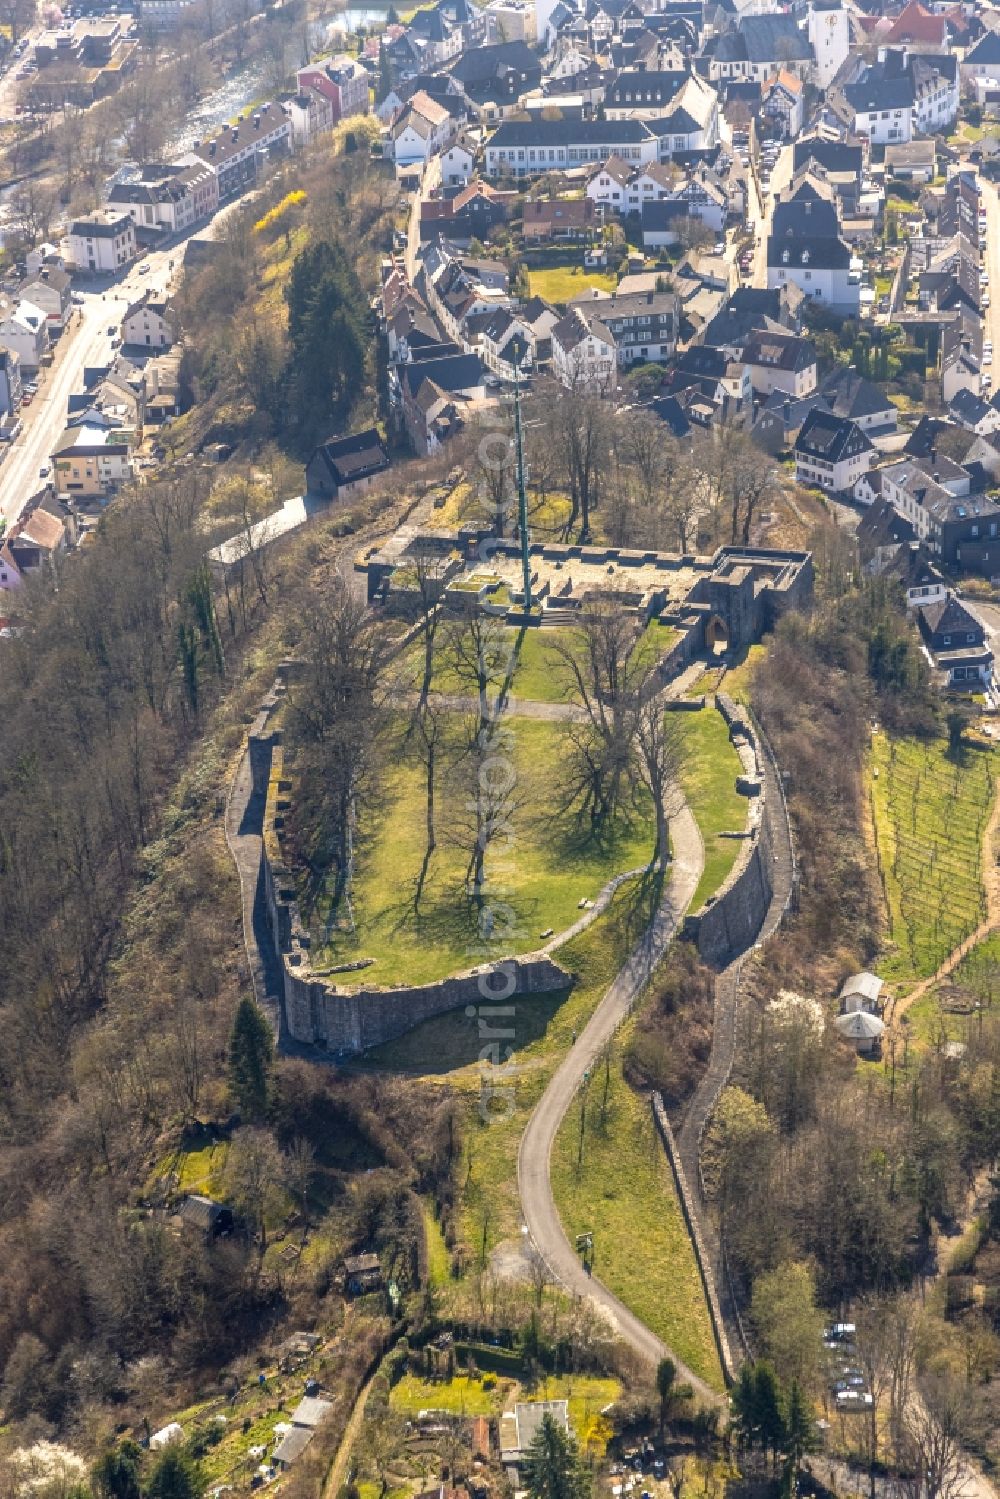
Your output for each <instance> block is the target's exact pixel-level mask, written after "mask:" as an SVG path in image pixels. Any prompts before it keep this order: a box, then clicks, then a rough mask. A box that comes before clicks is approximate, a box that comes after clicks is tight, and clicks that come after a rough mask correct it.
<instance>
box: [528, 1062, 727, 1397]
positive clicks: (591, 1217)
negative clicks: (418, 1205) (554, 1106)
mask: <svg viewBox="0 0 1000 1499" xmlns="http://www.w3.org/2000/svg"><path fill="white" fill-rule="evenodd" d="M605 1081H606V1079H605V1069H604V1067H603V1066H599V1067H597V1068H596V1069H595V1071H594V1074H593V1076H592V1077H591V1079H590V1082H589V1084H587V1088H586V1094H585V1096H583V1095H581V1097H582V1102H583V1107H582V1108H581V1097H578V1099H577V1101H576V1102H575V1103H574V1105H573V1107H572V1108H571V1109H570V1111H569V1113H568V1114H567V1115H566V1118H565V1119H564V1120H563V1123H562V1126H561V1128H560V1130H559V1134H558V1135H557V1137H556V1143H555V1146H554V1147H553V1151H552V1185H553V1189H554V1192H555V1199H556V1203H557V1205H558V1207H559V1214H560V1217H561V1218H562V1221H563V1225H564V1227H565V1229H566V1232H567V1234H568V1235H569V1237H570V1240H571V1241H572V1239H573V1237H574V1235H576V1234H578V1233H584V1232H593V1234H594V1271H595V1273H596V1274H597V1275H598V1276H599V1277H600V1278H601V1280H602V1281H603V1282H604V1284H605V1285H606V1286H608V1287H609V1288H610V1289H611V1290H612V1291H614V1293H615V1295H616V1296H618V1297H620V1298H621V1300H622V1301H624V1303H625V1305H626V1306H627V1307H629V1308H630V1310H631V1311H633V1312H634V1313H635V1314H636V1316H637V1317H640V1318H641V1319H642V1321H643V1322H645V1323H646V1325H647V1326H648V1327H651V1328H652V1329H653V1331H654V1332H656V1333H658V1334H659V1336H660V1337H661V1338H662V1339H663V1340H664V1342H665V1343H667V1344H668V1345H669V1346H670V1347H671V1348H673V1349H674V1350H675V1351H676V1352H677V1353H678V1354H679V1355H680V1357H681V1358H682V1359H683V1360H684V1361H685V1363H687V1364H689V1365H690V1367H691V1368H692V1369H693V1370H694V1371H695V1373H696V1374H700V1375H701V1377H702V1378H703V1379H705V1380H707V1381H708V1382H709V1383H710V1384H711V1385H713V1386H714V1387H715V1388H716V1389H719V1390H721V1389H722V1388H723V1379H722V1369H721V1367H720V1364H719V1359H718V1354H717V1352H716V1348H715V1341H714V1338H713V1335H712V1324H711V1320H710V1318H709V1313H708V1306H707V1304H706V1302H705V1298H704V1294H703V1291H702V1285H701V1278H700V1275H699V1273H698V1265H697V1262H696V1260H695V1256H694V1250H693V1249H692V1247H691V1240H690V1238H689V1236H688V1232H687V1227H686V1225H685V1222H684V1217H683V1214H682V1212H681V1207H680V1203H679V1201H678V1199H677V1194H676V1191H675V1188H674V1182H673V1177H672V1175H671V1171H670V1166H669V1163H668V1161H667V1157H666V1154H665V1152H664V1150H663V1146H662V1144H661V1142H660V1140H659V1139H658V1137H657V1134H656V1130H655V1127H654V1125H653V1118H652V1113H651V1110H650V1106H649V1102H648V1100H647V1099H645V1098H641V1097H640V1096H639V1095H638V1094H636V1093H634V1092H633V1091H632V1089H631V1088H630V1087H629V1086H628V1084H627V1082H626V1081H625V1079H624V1077H623V1076H622V1072H621V1066H620V1062H619V1061H618V1060H617V1059H614V1060H612V1062H611V1066H610V1077H609V1080H608V1093H607V1108H606V1111H605V1108H604V1091H605ZM581 1115H582V1121H583V1153H582V1162H581V1161H580V1134H581Z"/></svg>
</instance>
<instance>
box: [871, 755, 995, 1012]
mask: <svg viewBox="0 0 1000 1499" xmlns="http://www.w3.org/2000/svg"><path fill="white" fill-rule="evenodd" d="M871 766H872V781H871V808H872V816H873V822H874V827H875V836H876V841H877V845H878V862H879V873H880V877H881V880H882V887H883V892H884V895H885V902H886V909H887V912H888V920H889V934H890V938H891V941H892V944H893V950H892V951H891V952H890V953H888V954H887V956H886V957H885V958H884V959H883V960H882V962H881V963H880V964H879V971H880V973H881V974H882V976H883V977H884V978H886V979H889V980H893V981H896V982H899V983H903V984H906V983H911V982H914V981H915V980H917V979H921V978H926V977H927V976H928V975H929V974H932V973H933V972H934V971H935V969H936V968H937V967H938V966H939V965H940V963H941V962H942V961H943V959H944V958H946V957H947V955H948V953H949V952H951V951H952V949H953V948H955V947H956V946H957V945H958V944H959V943H960V942H961V941H962V940H963V938H965V937H966V936H968V934H969V932H971V931H973V930H974V929H975V927H976V926H977V925H978V924H979V922H980V921H981V920H982V919H983V917H984V915H985V900H986V897H985V893H984V891H983V886H982V852H981V850H982V839H983V833H984V830H985V827H986V824H987V821H988V820H989V815H990V809H991V807H992V805H993V800H994V797H995V794H996V775H997V771H998V769H1000V753H998V752H997V751H996V750H987V749H979V748H975V747H967V748H965V749H963V751H962V753H961V755H960V756H959V757H955V756H953V755H952V754H951V753H950V752H949V749H948V746H947V743H946V742H945V741H944V740H943V739H936V740H932V741H931V742H929V743H923V742H919V741H917V740H914V739H891V738H890V737H889V736H888V735H886V734H881V733H879V734H875V735H874V736H873V739H872V751H871Z"/></svg>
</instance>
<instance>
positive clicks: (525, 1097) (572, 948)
mask: <svg viewBox="0 0 1000 1499" xmlns="http://www.w3.org/2000/svg"><path fill="white" fill-rule="evenodd" d="M656 898H657V888H656V885H655V882H653V881H648V880H640V879H635V880H629V881H627V882H626V883H625V884H624V885H622V886H621V888H620V889H619V890H618V891H617V892H616V894H615V898H614V900H613V901H612V902H611V904H610V906H609V907H608V909H607V910H606V911H604V912H603V913H602V914H601V915H600V916H599V917H597V919H596V920H595V921H594V922H592V923H591V925H590V926H589V927H587V928H586V929H585V930H584V931H583V932H581V933H580V934H579V935H578V936H576V937H574V938H572V940H571V941H569V942H567V943H566V944H565V945H564V946H563V947H562V948H561V949H560V950H559V953H558V957H559V961H560V962H561V963H562V964H563V965H564V966H565V967H566V968H567V969H568V970H569V971H570V972H571V973H572V974H573V975H574V977H575V983H574V985H573V987H572V988H571V989H570V990H569V991H567V992H564V993H562V994H560V995H535V996H527V995H524V996H520V997H519V998H518V999H517V1000H516V1001H514V1013H513V1014H512V1015H510V1016H505V1017H504V1025H503V1028H504V1029H505V1030H509V1031H511V1032H513V1034H512V1035H510V1036H509V1037H504V1038H503V1041H502V1051H501V1057H500V1061H501V1064H504V1065H502V1066H501V1070H500V1072H499V1073H497V1071H496V1069H495V1066H494V1064H493V1061H492V1058H489V1057H488V1056H487V1057H486V1058H484V1059H483V1060H482V1061H481V1060H480V1058H481V1056H482V1054H483V1052H484V1050H485V1049H486V1043H484V1041H483V1039H482V1038H481V1036H480V1034H479V1019H478V1017H476V1016H473V1017H467V1016H466V1015H465V1014H464V1012H463V1011H456V1012H452V1013H451V1014H448V1015H439V1016H437V1017H435V1018H434V1019H433V1020H427V1021H425V1022H424V1023H423V1024H422V1025H419V1026H417V1027H415V1029H414V1030H412V1031H410V1032H408V1033H407V1035H405V1036H400V1037H399V1038H398V1039H397V1040H395V1041H390V1042H387V1043H386V1044H385V1045H384V1046H379V1047H374V1048H373V1049H372V1050H371V1051H369V1052H368V1053H366V1055H365V1059H364V1065H366V1066H372V1067H376V1068H379V1069H388V1070H391V1071H403V1072H410V1073H412V1074H414V1075H416V1076H423V1077H428V1078H438V1077H440V1076H442V1075H447V1077H448V1080H449V1083H450V1085H451V1086H452V1087H453V1088H454V1090H455V1091H456V1094H457V1095H458V1096H459V1097H461V1098H463V1099H464V1101H465V1122H464V1127H463V1132H462V1141H463V1152H464V1160H463V1163H462V1165H461V1167H460V1169H459V1181H460V1188H461V1190H460V1196H459V1204H458V1206H459V1213H458V1218H459V1226H460V1237H461V1239H462V1242H463V1243H464V1245H465V1247H466V1251H467V1254H468V1256H469V1259H470V1261H471V1263H472V1264H473V1265H478V1264H479V1263H480V1262H481V1259H482V1256H483V1254H484V1252H485V1253H487V1254H488V1253H489V1251H490V1250H491V1249H493V1248H494V1247H495V1246H496V1245H497V1244H498V1243H500V1242H501V1241H502V1240H512V1241H518V1242H519V1240H520V1223H521V1211H520V1204H519V1201H518V1195H517V1147H518V1142H519V1141H520V1138H521V1134H522V1132H523V1130H524V1126H525V1125H526V1124H527V1122H528V1116H529V1114H530V1113H531V1110H532V1109H533V1108H534V1106H535V1104H536V1103H537V1102H538V1099H539V1098H540V1097H541V1095H542V1092H543V1091H544V1089H545V1086H546V1084H547V1082H548V1080H549V1078H550V1077H551V1075H552V1073H553V1071H554V1070H555V1068H556V1066H557V1065H558V1063H559V1061H560V1059H561V1058H562V1057H563V1056H564V1055H565V1053H566V1051H567V1050H568V1049H569V1047H570V1045H571V1044H572V1036H573V1033H574V1032H577V1033H578V1032H579V1031H580V1030H582V1028H583V1026H584V1025H585V1024H586V1022H587V1020H588V1019H589V1017H590V1015H591V1014H592V1013H593V1011H594V1009H595V1007H596V1006H597V1004H598V1001H599V1000H600V999H601V997H602V996H603V994H604V991H605V990H606V989H607V987H608V985H609V984H610V982H611V980H612V979H613V978H614V976H615V974H616V973H617V971H618V969H619V968H620V966H621V964H622V963H623V962H624V960H625V957H626V956H627V954H628V953H629V951H630V950H631V948H632V947H633V946H634V944H635V943H636V942H637V941H638V939H639V936H640V935H641V933H642V931H643V930H644V928H645V926H646V923H647V922H648V920H649V916H650V912H651V910H652V906H653V902H654V900H655V899H656ZM483 1009H484V1023H485V1024H487V1025H491V1024H496V1022H490V1021H489V1020H488V1019H487V1018H486V1016H488V1006H484V1007H483ZM507 1064H509V1066H508V1065H507ZM491 1088H492V1089H495V1090H496V1092H495V1106H494V1107H492V1108H491V1107H489V1106H488V1104H487V1097H486V1090H489V1089H491Z"/></svg>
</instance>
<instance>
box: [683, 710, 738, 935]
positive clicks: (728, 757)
mask: <svg viewBox="0 0 1000 1499" xmlns="http://www.w3.org/2000/svg"><path fill="white" fill-rule="evenodd" d="M678 718H679V719H680V726H681V731H682V733H683V740H682V746H683V753H684V756H685V758H684V762H683V765H682V768H681V782H682V784H683V787H684V795H685V796H686V797H687V800H688V804H689V805H690V807H691V811H692V812H693V813H694V816H695V821H696V822H697V824H698V827H699V829H700V831H701V836H702V841H703V843H704V845H705V868H704V870H703V871H702V876H701V879H700V880H699V882H698V888H697V890H696V891H695V893H694V899H693V901H692V902H691V910H692V911H697V910H698V909H699V907H700V906H702V905H704V903H705V901H706V900H707V899H708V897H709V896H710V895H714V894H715V892H716V891H717V890H718V889H719V887H720V885H722V883H723V882H724V880H725V879H726V876H727V875H728V874H729V871H730V870H731V869H732V867H733V865H734V864H735V862H736V859H737V857H738V855H739V852H740V849H741V847H742V844H741V843H740V841H739V840H738V839H736V838H720V837H719V834H720V833H726V832H728V833H732V832H737V831H740V830H742V829H743V828H745V827H746V822H747V811H748V808H747V799H746V797H745V796H741V795H740V793H739V792H738V791H737V790H736V777H737V776H738V775H740V774H741V772H742V769H743V766H742V764H741V762H740V757H739V755H738V754H737V753H736V751H735V749H734V748H733V746H732V744H731V743H730V739H729V730H728V728H727V727H726V722H725V719H724V718H723V717H722V714H721V713H719V712H718V710H717V709H715V708H711V707H706V708H702V709H701V710H700V712H698V713H685V714H683V715H680V714H679V715H678Z"/></svg>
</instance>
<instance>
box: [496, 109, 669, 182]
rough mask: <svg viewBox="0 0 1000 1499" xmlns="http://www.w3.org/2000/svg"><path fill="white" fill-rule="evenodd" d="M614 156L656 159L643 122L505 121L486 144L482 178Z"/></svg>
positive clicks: (563, 167)
mask: <svg viewBox="0 0 1000 1499" xmlns="http://www.w3.org/2000/svg"><path fill="white" fill-rule="evenodd" d="M609 156H618V157H620V158H621V159H622V160H623V161H628V162H631V163H635V164H637V163H640V162H652V161H656V160H657V159H658V146H657V137H656V136H655V135H654V134H653V132H652V130H650V128H649V126H648V124H646V123H645V121H643V120H544V119H539V120H506V121H504V123H503V124H502V125H500V126H499V127H498V128H497V129H496V130H495V131H494V133H493V135H492V136H491V137H490V139H489V141H488V142H487V143H486V149H485V160H486V172H487V175H488V176H490V177H496V176H499V175H500V174H501V173H504V174H507V175H509V176H515V177H525V176H529V175H533V174H535V173H540V172H551V171H565V170H566V168H567V167H576V166H583V165H585V164H586V163H587V162H600V161H606V160H607V158H608V157H609Z"/></svg>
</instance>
